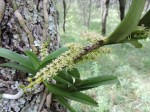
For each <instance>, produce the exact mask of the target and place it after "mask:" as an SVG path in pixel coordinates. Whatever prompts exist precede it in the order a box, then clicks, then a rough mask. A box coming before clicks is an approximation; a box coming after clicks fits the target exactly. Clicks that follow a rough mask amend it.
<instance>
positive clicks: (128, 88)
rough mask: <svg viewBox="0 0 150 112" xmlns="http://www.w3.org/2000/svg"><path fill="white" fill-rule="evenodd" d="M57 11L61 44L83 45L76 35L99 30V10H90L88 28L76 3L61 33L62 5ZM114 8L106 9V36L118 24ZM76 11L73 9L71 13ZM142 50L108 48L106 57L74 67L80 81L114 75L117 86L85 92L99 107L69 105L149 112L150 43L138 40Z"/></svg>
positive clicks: (85, 110)
mask: <svg viewBox="0 0 150 112" xmlns="http://www.w3.org/2000/svg"><path fill="white" fill-rule="evenodd" d="M57 8H58V9H59V12H60V21H61V22H60V32H61V33H60V35H61V42H62V44H65V43H68V42H72V41H75V42H83V43H85V42H84V41H82V39H81V37H80V34H81V33H82V32H84V31H88V32H90V31H95V32H97V33H100V30H101V16H100V15H101V10H100V9H96V8H95V7H94V6H93V7H92V16H91V22H90V26H89V28H86V27H85V26H84V25H83V21H82V16H81V15H79V9H78V6H77V4H72V5H71V7H70V9H69V10H68V13H67V23H66V31H67V32H66V33H63V31H62V16H63V15H62V14H63V12H62V11H63V10H62V6H61V3H60V4H59V3H58V4H57ZM117 8H118V6H116V7H115V8H112V7H110V10H109V16H108V21H107V35H109V34H110V33H111V32H112V31H113V30H114V29H115V27H116V26H117V25H118V24H119V22H120V20H119V13H118V9H117ZM75 9H76V10H75ZM141 42H142V43H143V48H141V49H136V48H135V47H134V46H132V45H130V44H119V45H112V46H110V47H111V48H112V52H111V54H109V55H104V56H101V57H99V58H98V59H97V60H95V61H91V62H88V63H84V64H83V65H82V64H80V65H77V67H78V68H79V70H80V72H81V76H82V77H83V78H87V77H92V76H97V75H117V76H119V80H120V85H119V84H118V85H117V84H116V85H107V86H102V87H98V88H95V89H92V90H90V91H88V92H86V93H89V94H90V95H91V96H92V97H93V98H94V99H95V100H97V101H98V103H99V107H90V106H87V105H84V104H80V103H76V102H71V104H72V106H74V108H75V109H77V111H78V112H149V111H150V86H149V85H150V77H149V76H150V59H149V57H150V46H149V45H150V40H142V41H141Z"/></svg>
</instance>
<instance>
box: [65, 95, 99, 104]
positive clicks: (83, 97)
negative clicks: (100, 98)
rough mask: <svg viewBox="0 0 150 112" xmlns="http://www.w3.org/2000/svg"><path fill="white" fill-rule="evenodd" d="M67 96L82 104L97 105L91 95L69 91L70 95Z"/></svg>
mask: <svg viewBox="0 0 150 112" xmlns="http://www.w3.org/2000/svg"><path fill="white" fill-rule="evenodd" d="M68 98H69V99H72V100H75V101H78V102H81V103H84V104H88V105H92V106H98V103H97V102H96V101H95V100H93V99H92V98H91V97H89V96H88V95H86V94H83V93H81V92H73V93H71V97H70V96H69V97H68Z"/></svg>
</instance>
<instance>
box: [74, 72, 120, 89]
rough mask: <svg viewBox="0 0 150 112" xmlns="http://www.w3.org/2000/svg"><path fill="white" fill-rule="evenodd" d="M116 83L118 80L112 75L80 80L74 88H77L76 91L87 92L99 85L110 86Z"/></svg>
mask: <svg viewBox="0 0 150 112" xmlns="http://www.w3.org/2000/svg"><path fill="white" fill-rule="evenodd" d="M117 81H118V80H117V77H116V76H112V75H106V76H98V77H93V78H89V79H85V80H82V81H80V82H79V83H76V87H77V88H78V90H87V89H91V88H94V87H98V86H101V85H106V84H112V83H115V82H117Z"/></svg>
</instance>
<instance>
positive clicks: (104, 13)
mask: <svg viewBox="0 0 150 112" xmlns="http://www.w3.org/2000/svg"><path fill="white" fill-rule="evenodd" d="M109 3H110V0H104V1H103V8H102V30H101V33H102V35H105V34H106V22H107V16H108V10H109Z"/></svg>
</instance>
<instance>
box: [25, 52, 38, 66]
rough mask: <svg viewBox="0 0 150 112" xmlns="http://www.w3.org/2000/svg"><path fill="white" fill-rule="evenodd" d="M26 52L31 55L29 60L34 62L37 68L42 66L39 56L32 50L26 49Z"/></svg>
mask: <svg viewBox="0 0 150 112" xmlns="http://www.w3.org/2000/svg"><path fill="white" fill-rule="evenodd" d="M25 53H26V55H27V56H28V57H29V60H30V61H31V62H32V64H33V66H34V67H35V69H37V68H38V67H39V66H40V61H39V59H38V58H37V56H36V55H35V54H34V53H33V52H31V51H25Z"/></svg>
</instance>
